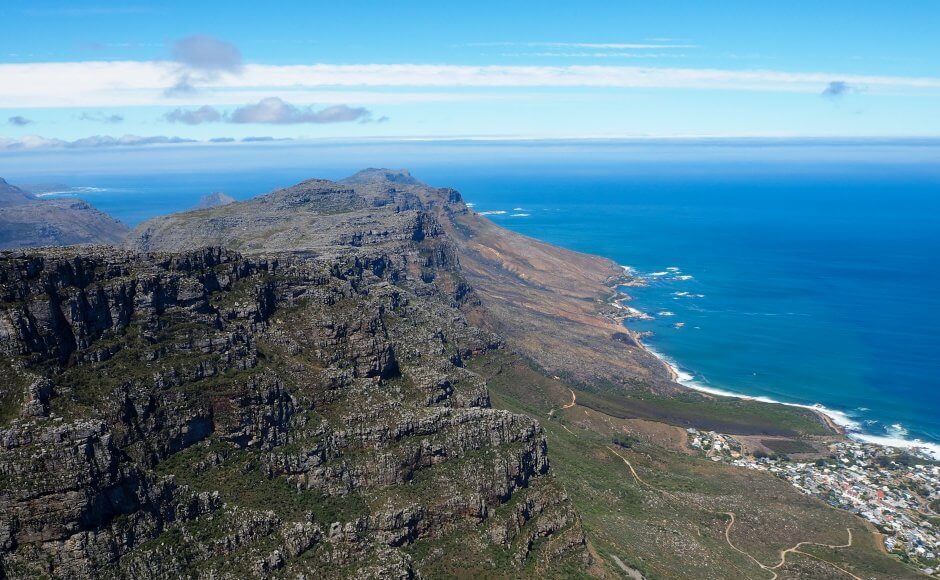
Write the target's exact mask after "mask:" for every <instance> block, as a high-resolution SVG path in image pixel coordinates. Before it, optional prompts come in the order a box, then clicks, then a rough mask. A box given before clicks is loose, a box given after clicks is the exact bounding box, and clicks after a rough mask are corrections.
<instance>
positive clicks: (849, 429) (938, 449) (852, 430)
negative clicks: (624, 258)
mask: <svg viewBox="0 0 940 580" xmlns="http://www.w3.org/2000/svg"><path fill="white" fill-rule="evenodd" d="M643 346H644V347H645V348H646V350H648V351H649V352H650V353H651V354H652V355H653V356H655V357H656V358H658V359H659V360H661V361H663V362H664V363H665V364H666V365H667V366H668V367H669V368H670V370H672V372H673V374H674V375H675V377H676V382H677V383H679V384H680V385H682V386H684V387H688V388H690V389H694V390H696V391H701V392H703V393H710V394H712V395H719V396H723V397H734V398H737V399H744V400H748V401H760V402H762V403H774V404H777V405H786V406H788V407H799V408H802V409H811V410H813V411H817V412H819V413H822V414H823V415H826V416H827V417H829V419H831V420H832V422H833V423H835V424H836V425H838V426H839V427H842V428H843V429H845V431H846V434H847V435H848V436H849V437H851V438H852V439H855V440H856V441H862V442H865V443H873V444H875V445H881V446H883V447H893V448H897V449H910V450H916V451H920V452H922V453H925V454H927V455H929V456H930V457H933V458H934V459H940V443H930V442H925V441H921V440H920V439H905V438H903V437H899V436H890V435H887V436H881V435H872V434H870V433H864V432H862V431H861V425H859V423H858V422H857V421H855V420H854V419H852V418H851V417H849V415H848V414H846V413H845V412H843V411H839V410H836V409H830V408H828V407H825V406H823V405H821V404H819V403H816V404H814V405H803V404H800V403H787V402H784V401H778V400H776V399H771V398H770V397H764V396H752V395H742V394H741V393H735V392H733V391H727V390H724V389H718V388H715V387H711V386H708V385H705V384H703V383H701V382H699V381H698V380H696V378H695V375H693V374H691V373H689V372H687V371H684V370H682V369H681V368H680V367H679V365H678V364H676V362H675V361H674V360H672V359H670V358H669V357H667V356H666V355H664V354H663V353H661V352H659V351H657V350H656V349H654V348H653V347H651V346H649V345H646V344H644V345H643ZM891 427H899V428H900V429H901V430H903V431H904V434H905V435H906V434H907V430H906V429H904V427H903V426H902V425H900V424H895V425H892V426H891Z"/></svg>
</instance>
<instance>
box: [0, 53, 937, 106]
mask: <svg viewBox="0 0 940 580" xmlns="http://www.w3.org/2000/svg"><path fill="white" fill-rule="evenodd" d="M179 74H180V64H179V63H176V62H131V61H110V62H102V61H88V62H66V63H29V64H23V63H15V64H12V63H11V64H0V78H2V79H3V80H4V82H3V83H0V107H5V108H15V107H22V104H23V103H29V104H30V106H33V107H79V106H80V107H110V106H147V105H165V104H166V103H167V95H166V94H165V93H166V88H167V87H172V86H174V84H177V83H178V82H179V81H180V80H181V79H180V77H179ZM833 78H839V79H840V80H839V81H837V82H843V83H846V84H848V85H851V86H856V87H865V90H866V91H867V92H870V93H895V94H896V93H903V94H917V95H940V78H938V77H900V76H863V75H834V74H832V73H793V72H783V71H747V70H722V69H694V68H666V67H636V66H602V65H592V66H580V65H579V66H467V65H412V64H365V65H328V64H316V65H288V66H275V65H252V64H246V65H244V66H243V68H242V72H241V74H240V75H231V74H216V75H215V76H214V77H213V78H208V77H206V78H203V79H200V81H199V82H200V84H199V89H200V91H199V93H198V98H199V99H200V101H201V102H198V103H197V102H193V101H194V100H195V98H196V97H194V96H193V95H192V94H186V93H185V92H182V93H178V94H175V95H172V99H175V103H176V104H179V105H184V104H187V105H195V104H199V105H203V104H209V105H216V106H218V105H222V104H228V105H238V104H243V103H245V102H250V101H257V100H259V99H264V98H268V97H270V96H271V94H272V93H273V92H276V93H278V94H280V95H281V96H282V98H285V99H288V100H293V101H298V100H301V99H306V97H307V96H309V94H310V93H311V92H312V91H317V90H320V91H321V92H323V93H326V92H329V91H335V90H336V89H337V88H342V87H356V88H359V89H361V88H364V87H381V88H393V89H397V88H401V87H414V88H415V90H416V91H421V90H422V89H447V90H450V91H452V92H457V91H461V90H463V89H469V88H497V87H499V88H532V87H559V88H565V87H568V88H571V87H609V88H672V89H694V90H731V91H768V92H790V93H806V94H816V95H818V94H819V92H820V87H826V86H828V84H829V83H831V82H833V81H832V79H833ZM184 80H187V82H189V84H190V85H192V82H194V81H193V80H192V79H184ZM63 85H65V86H68V87H69V91H67V92H66V91H62V90H61V87H62V86H63ZM430 92H433V91H430ZM438 92H439V91H438ZM428 93H429V92H428V91H425V92H424V93H418V94H417V95H416V97H419V98H420V97H426V96H427V94H428ZM375 94H376V95H379V92H378V91H376V93H375ZM381 94H386V93H381ZM298 95H300V96H298ZM380 96H381V95H380ZM171 102H174V101H171ZM307 102H311V101H309V100H308V101H307Z"/></svg>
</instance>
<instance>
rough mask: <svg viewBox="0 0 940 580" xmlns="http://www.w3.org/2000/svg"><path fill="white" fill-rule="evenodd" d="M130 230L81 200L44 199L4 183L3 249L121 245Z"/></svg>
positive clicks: (0, 198)
mask: <svg viewBox="0 0 940 580" xmlns="http://www.w3.org/2000/svg"><path fill="white" fill-rule="evenodd" d="M127 231H128V229H127V227H126V226H125V225H124V224H122V223H121V222H119V221H117V220H115V219H114V218H112V217H110V216H109V215H107V214H105V213H103V212H100V211H98V210H97V209H95V208H94V207H92V206H91V205H90V204H88V203H86V202H84V201H82V200H79V199H40V198H37V197H34V196H32V195H30V194H28V193H27V192H25V191H23V190H22V189H20V188H18V187H15V186H13V185H10V184H8V183H7V182H6V181H4V180H3V179H0V248H30V247H39V246H67V245H73V244H119V243H121V241H122V240H123V239H124V236H125V235H126V234H127Z"/></svg>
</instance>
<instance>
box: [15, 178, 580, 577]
mask: <svg viewBox="0 0 940 580" xmlns="http://www.w3.org/2000/svg"><path fill="white" fill-rule="evenodd" d="M383 187H385V186H383ZM405 187H406V188H407V187H411V186H407V185H406V186H405ZM364 190H365V194H363V192H361V191H358V190H351V189H349V188H348V187H345V186H343V185H338V184H329V185H327V184H325V183H323V182H305V183H304V184H301V185H300V186H297V187H296V188H291V189H290V190H285V191H283V192H278V193H277V194H275V195H274V196H273V197H272V198H270V199H265V198H260V199H259V200H256V202H257V203H256V205H253V206H251V210H252V211H255V210H257V211H258V219H260V220H265V219H268V217H270V214H271V213H276V212H281V211H286V210H285V208H294V214H295V215H296V214H302V213H304V212H307V211H311V212H316V214H313V213H311V214H310V215H325V216H327V221H328V222H332V223H334V224H339V223H340V221H342V220H347V226H349V225H350V223H352V224H356V225H358V226H359V227H349V229H348V230H347V231H346V232H345V233H343V234H341V232H340V229H339V226H338V225H337V227H336V228H335V229H333V230H330V229H329V228H325V232H324V233H323V236H322V237H318V238H317V239H316V240H311V243H310V244H309V246H308V247H307V248H303V247H301V248H300V249H301V250H306V253H304V254H303V255H297V252H295V253H293V254H287V253H264V254H262V253H255V254H253V255H250V256H246V255H242V254H239V253H235V252H233V251H231V250H225V249H221V248H219V247H210V248H202V249H195V250H183V249H182V248H174V249H178V250H180V251H178V252H176V253H162V252H156V253H138V252H137V251H122V250H116V249H113V248H93V249H82V250H75V249H64V250H52V249H45V250H40V251H34V252H32V253H14V252H7V253H3V254H0V374H2V375H3V376H4V377H5V380H4V381H3V382H2V384H0V408H2V415H0V577H11V578H25V577H36V576H52V577H69V578H97V577H130V578H152V577H225V578H245V577H264V576H285V577H288V576H289V577H331V576H333V577H348V576H355V577H382V578H386V577H410V576H416V575H424V576H436V575H442V574H448V573H452V571H453V570H455V569H457V570H462V571H465V572H467V573H470V574H480V575H494V574H496V575H509V576H512V575H523V574H526V573H530V574H531V573H536V572H535V571H538V573H543V574H560V573H563V572H562V571H572V570H578V569H581V568H583V566H585V565H586V563H587V560H588V559H589V557H588V556H587V552H586V549H585V541H584V534H583V532H582V529H581V525H580V521H579V519H578V517H577V515H576V514H575V513H574V511H573V509H572V507H571V503H570V501H569V500H568V498H567V497H566V496H565V494H564V492H563V491H562V490H561V489H560V488H559V486H558V485H557V483H556V482H555V480H554V478H553V477H552V476H551V472H550V468H549V460H548V454H547V447H546V441H545V437H544V435H543V433H542V431H541V429H540V427H539V425H538V424H537V423H535V422H533V421H532V420H531V419H528V418H526V417H524V416H521V415H515V414H512V413H509V412H506V411H499V410H495V409H492V408H490V404H489V394H488V391H487V388H486V384H485V381H484V380H483V379H481V378H480V377H479V376H477V375H475V374H474V373H472V372H470V371H469V370H467V369H466V368H465V364H464V363H465V362H466V361H467V360H469V359H471V358H473V357H475V356H478V355H480V354H482V353H485V352H487V351H489V350H492V349H498V348H502V343H501V339H500V338H499V337H498V336H496V335H493V334H491V333H489V332H486V331H483V330H480V329H479V328H477V327H475V326H473V325H471V324H469V323H468V321H467V313H473V312H474V310H475V309H476V308H477V307H478V298H477V297H476V295H475V294H474V292H473V291H472V290H471V289H470V288H469V286H467V284H466V283H465V282H464V281H463V279H462V277H461V274H460V270H459V267H458V266H459V264H458V260H457V256H456V253H455V249H454V247H453V245H452V243H451V242H450V240H449V239H448V237H447V236H446V235H445V234H444V228H442V227H441V224H440V223H439V221H438V220H437V218H436V217H435V215H433V214H431V213H429V212H428V211H426V208H427V207H428V204H427V201H431V200H422V199H421V196H420V195H419V194H418V193H415V192H409V191H401V192H393V193H391V194H390V193H389V192H387V191H386V192H385V194H384V195H385V196H386V197H385V199H386V200H391V201H388V203H386V204H377V203H376V200H377V199H378V196H376V197H370V195H369V191H370V187H366V188H364ZM443 193H444V195H445V198H444V199H448V198H450V197H451V196H452V195H455V194H451V193H450V192H448V191H446V190H445V191H443ZM392 204H393V205H394V207H393V208H388V207H387V206H388V205H392ZM239 205H242V204H233V205H232V206H229V207H231V208H235V207H237V206H239ZM343 206H346V207H349V208H350V211H348V212H345V216H344V217H343V218H342V220H341V219H340V218H338V217H336V215H337V211H338V210H339V208H341V207H343ZM311 207H312V208H313V209H312V210H310V208H311ZM365 208H373V209H376V208H377V211H375V212H373V213H371V214H370V212H368V211H365ZM269 209H270V211H268V210H269ZM213 211H215V210H206V211H202V212H193V213H191V214H183V216H189V217H187V218H186V219H190V218H192V216H197V217H198V219H200V220H205V221H204V222H202V223H203V224H204V225H207V224H212V225H214V227H213V228H212V229H208V230H207V232H206V233H205V234H204V236H205V237H206V238H209V237H216V238H222V239H226V240H228V239H234V237H232V238H230V237H229V236H232V234H231V231H232V230H233V229H236V228H239V227H241V226H240V225H239V224H240V223H241V222H240V220H244V219H247V216H248V215H250V213H251V212H249V211H245V212H241V211H235V212H233V213H231V214H226V216H225V217H224V218H223V217H222V216H217V215H215V214H212V212H213ZM266 212H268V213H266ZM331 212H332V213H331ZM203 214H206V215H203ZM369 215H371V218H369V217H368V216H369ZM330 216H333V217H330ZM308 217H309V216H308ZM367 218H368V219H367ZM174 219H179V218H178V216H177V217H176V218H174ZM304 219H306V218H304ZM376 224H379V225H376ZM272 227H273V224H272ZM171 229H172V228H167V227H165V224H153V223H151V224H149V225H146V226H144V227H143V228H141V229H140V230H138V232H137V237H136V238H135V239H136V243H137V244H139V245H141V246H146V247H151V248H166V247H168V246H173V244H174V243H175V241H176V240H177V238H176V237H175V236H174V235H170V234H169V233H168V232H169V231H170V230H171ZM272 237H273V238H274V239H275V240H276V239H278V238H277V234H272ZM201 239H202V238H201ZM246 245H248V246H251V242H250V240H249V241H248V242H246ZM252 247H253V246H252ZM313 248H317V249H319V250H320V251H319V252H313V251H312V249H313ZM327 250H329V252H327ZM455 565H456V566H457V568H454V566H455Z"/></svg>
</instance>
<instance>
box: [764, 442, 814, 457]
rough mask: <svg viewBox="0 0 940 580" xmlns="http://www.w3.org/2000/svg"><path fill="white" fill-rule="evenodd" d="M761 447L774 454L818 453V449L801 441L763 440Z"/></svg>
mask: <svg viewBox="0 0 940 580" xmlns="http://www.w3.org/2000/svg"><path fill="white" fill-rule="evenodd" d="M760 442H761V445H763V446H764V447H766V448H767V449H770V450H771V451H773V452H774V453H781V454H791V453H816V448H815V447H814V446H813V445H811V444H809V443H807V442H806V441H800V440H799V439H761V441H760Z"/></svg>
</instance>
